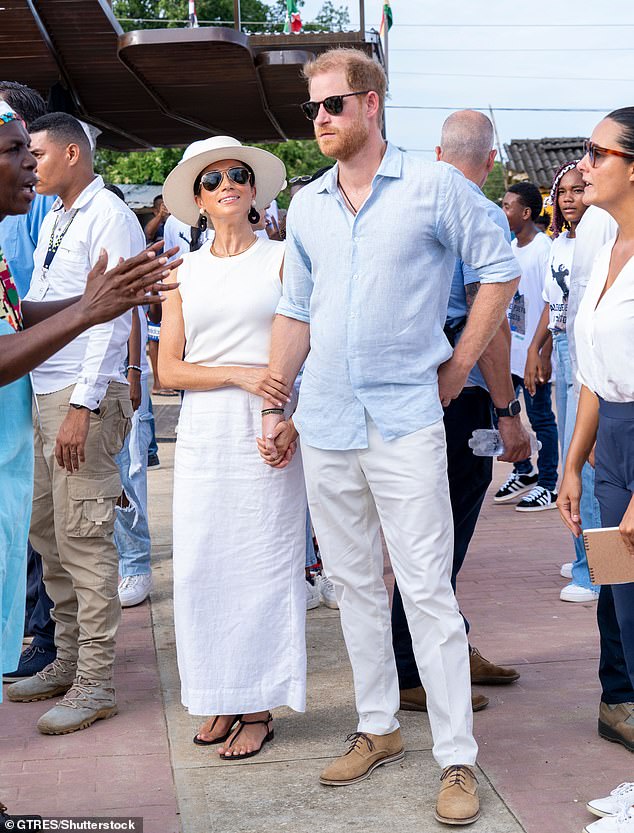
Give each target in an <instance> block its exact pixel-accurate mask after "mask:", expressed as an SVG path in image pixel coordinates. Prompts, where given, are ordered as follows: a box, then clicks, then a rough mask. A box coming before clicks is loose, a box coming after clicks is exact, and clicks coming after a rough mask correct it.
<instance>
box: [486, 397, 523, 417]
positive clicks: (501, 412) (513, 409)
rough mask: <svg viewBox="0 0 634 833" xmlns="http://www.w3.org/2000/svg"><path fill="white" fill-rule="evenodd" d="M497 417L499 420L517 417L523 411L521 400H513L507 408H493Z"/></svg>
mask: <svg viewBox="0 0 634 833" xmlns="http://www.w3.org/2000/svg"><path fill="white" fill-rule="evenodd" d="M493 410H494V412H495V415H496V417H497V418H498V419H499V418H500V417H514V416H517V415H518V414H519V413H520V412H521V410H522V405H521V404H520V401H519V399H511V401H510V402H509V404H508V405H507V406H506V408H496V407H494V408H493Z"/></svg>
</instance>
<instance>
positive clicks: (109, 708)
mask: <svg viewBox="0 0 634 833" xmlns="http://www.w3.org/2000/svg"><path fill="white" fill-rule="evenodd" d="M116 713H117V704H116V702H115V694H114V688H113V687H112V683H111V682H110V681H107V680H85V679H84V678H83V677H77V679H76V680H75V682H74V683H73V686H72V688H71V689H70V691H69V692H68V693H67V695H66V697H64V699H63V700H60V701H59V703H58V704H57V705H56V706H53V708H52V709H49V710H48V711H47V712H46V714H43V715H42V717H40V719H39V720H38V721H37V728H38V730H39V731H40V732H42V734H43V735H66V734H68V733H69V732H76V731H77V730H78V729H85V728H86V727H87V726H90V724H91V723H94V722H95V720H102V719H105V718H108V717H114V715H115V714H116Z"/></svg>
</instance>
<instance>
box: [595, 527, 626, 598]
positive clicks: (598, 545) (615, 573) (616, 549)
mask: <svg viewBox="0 0 634 833" xmlns="http://www.w3.org/2000/svg"><path fill="white" fill-rule="evenodd" d="M583 542H584V544H585V548H586V554H587V556H588V567H589V568H590V580H591V581H592V583H593V584H627V583H628V582H634V556H633V555H630V553H629V552H628V550H627V547H626V546H625V544H624V542H623V538H621V533H620V532H619V530H618V527H616V526H613V527H605V528H603V529H585V530H584V531H583Z"/></svg>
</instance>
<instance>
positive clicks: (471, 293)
mask: <svg viewBox="0 0 634 833" xmlns="http://www.w3.org/2000/svg"><path fill="white" fill-rule="evenodd" d="M479 289H480V281H476V282H475V283H468V284H467V285H466V286H465V288H464V291H465V294H466V296H467V315H468V314H469V313H470V312H471V307H472V306H473V302H474V301H475V297H476V295H477V294H478V290H479Z"/></svg>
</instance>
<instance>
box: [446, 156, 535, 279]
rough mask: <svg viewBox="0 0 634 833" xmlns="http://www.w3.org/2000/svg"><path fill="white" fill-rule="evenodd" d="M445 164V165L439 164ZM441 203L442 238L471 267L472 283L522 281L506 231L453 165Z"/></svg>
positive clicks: (448, 169) (449, 168) (447, 173)
mask: <svg viewBox="0 0 634 833" xmlns="http://www.w3.org/2000/svg"><path fill="white" fill-rule="evenodd" d="M436 164H443V163H436ZM445 168H446V175H445V177H444V182H443V186H444V187H443V191H442V194H441V197H440V200H439V215H438V224H437V232H438V238H439V239H440V241H441V242H442V243H443V245H444V246H446V247H447V248H448V249H449V250H450V251H451V252H453V253H454V254H455V256H456V257H458V258H460V260H462V261H464V262H465V263H466V264H468V265H469V267H470V270H469V271H470V276H471V279H472V280H471V282H472V283H473V282H475V281H479V282H480V283H505V282H507V281H512V280H514V279H515V278H518V277H519V276H520V273H521V269H520V265H519V263H518V262H517V260H516V258H515V257H514V255H513V250H512V249H511V246H510V244H509V243H508V242H507V240H506V238H505V235H504V231H503V230H502V228H500V226H499V225H498V224H497V223H496V222H495V221H494V220H492V219H491V217H490V216H489V215H488V213H487V211H486V208H485V206H484V204H483V198H482V197H480V196H479V195H478V194H476V193H475V192H474V191H473V190H472V189H471V188H470V187H469V184H468V183H467V180H466V179H465V178H464V176H463V175H462V174H461V173H459V172H458V171H457V170H456V169H455V168H453V167H452V166H450V165H445Z"/></svg>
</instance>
